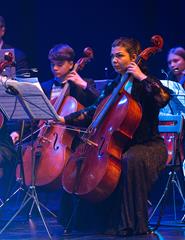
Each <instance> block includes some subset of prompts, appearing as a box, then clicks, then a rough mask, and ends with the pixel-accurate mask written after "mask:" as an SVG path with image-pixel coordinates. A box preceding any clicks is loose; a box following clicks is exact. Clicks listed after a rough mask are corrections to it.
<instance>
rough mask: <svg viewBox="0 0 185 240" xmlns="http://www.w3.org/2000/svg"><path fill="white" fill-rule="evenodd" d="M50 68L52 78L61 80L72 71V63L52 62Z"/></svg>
mask: <svg viewBox="0 0 185 240" xmlns="http://www.w3.org/2000/svg"><path fill="white" fill-rule="evenodd" d="M50 66H51V71H52V73H53V75H54V77H57V78H59V79H61V80H63V78H64V77H65V76H66V75H67V74H68V73H69V72H70V71H71V70H72V68H73V61H68V60H64V61H52V62H51V63H50Z"/></svg>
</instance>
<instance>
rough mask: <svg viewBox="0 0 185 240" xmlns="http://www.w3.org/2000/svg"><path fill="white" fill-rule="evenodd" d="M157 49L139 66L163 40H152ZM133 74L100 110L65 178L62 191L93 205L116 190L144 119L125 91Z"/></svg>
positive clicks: (126, 76)
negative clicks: (131, 142)
mask: <svg viewBox="0 0 185 240" xmlns="http://www.w3.org/2000/svg"><path fill="white" fill-rule="evenodd" d="M151 40H152V44H153V45H154V46H152V47H149V48H146V49H145V50H144V51H143V52H142V53H141V54H140V55H139V56H138V57H137V59H136V63H137V64H140V62H141V61H142V60H143V59H144V60H147V59H148V57H149V56H150V55H152V54H154V53H156V52H158V51H159V50H160V49H161V48H162V46H163V39H162V38H161V37H160V36H158V35H156V36H153V37H152V39H151ZM129 77H130V75H129V74H128V73H126V74H124V75H123V76H122V78H121V80H120V82H119V83H118V85H117V87H116V88H115V89H114V90H113V92H112V94H111V95H110V96H108V97H107V98H105V99H104V100H103V101H102V102H101V103H100V105H99V106H98V107H97V110H96V112H95V117H94V119H93V121H92V124H91V125H90V126H89V128H88V129H87V132H88V134H84V135H83V136H82V140H83V143H82V144H80V145H79V146H78V147H77V149H76V151H75V152H74V154H72V155H71V157H70V159H69V160H68V163H67V164H66V166H65V169H64V171H63V175H62V185H63V188H64V189H65V190H66V191H67V192H68V193H71V194H76V195H78V196H80V197H82V198H86V199H88V200H90V201H92V202H98V201H101V200H104V199H106V198H107V197H108V196H109V195H110V194H111V193H112V192H113V191H114V189H115V188H116V186H117V184H118V181H119V178H120V174H121V161H120V160H121V157H122V153H123V152H124V149H125V146H126V145H127V144H128V143H129V140H131V138H132V136H133V134H134V132H135V131H136V129H137V127H138V125H139V123H140V120H141V117H142V109H141V107H140V105H139V104H138V103H137V102H136V101H135V100H134V99H133V98H132V97H131V95H130V94H129V93H127V92H126V91H124V89H123V86H124V84H125V82H126V81H128V80H129Z"/></svg>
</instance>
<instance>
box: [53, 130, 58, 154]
mask: <svg viewBox="0 0 185 240" xmlns="http://www.w3.org/2000/svg"><path fill="white" fill-rule="evenodd" d="M54 136H55V140H54V144H53V149H54V150H58V149H59V146H56V143H57V140H58V133H56V132H55V133H54Z"/></svg>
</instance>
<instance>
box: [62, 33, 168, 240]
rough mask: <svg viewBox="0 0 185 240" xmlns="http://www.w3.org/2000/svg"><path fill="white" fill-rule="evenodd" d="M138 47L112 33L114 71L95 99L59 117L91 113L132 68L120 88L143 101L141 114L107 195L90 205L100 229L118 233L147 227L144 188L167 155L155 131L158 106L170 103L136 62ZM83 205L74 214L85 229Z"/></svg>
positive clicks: (143, 230)
mask: <svg viewBox="0 0 185 240" xmlns="http://www.w3.org/2000/svg"><path fill="white" fill-rule="evenodd" d="M140 52H141V47H140V43H139V42H138V41H137V40H135V39H132V38H125V37H120V38H118V39H116V40H115V41H114V42H113V43H112V47H111V63H112V66H113V68H114V70H115V72H116V73H118V77H117V78H116V79H115V80H114V81H113V82H110V83H108V84H107V86H106V87H105V89H104V90H103V91H102V93H101V94H100V96H99V98H98V100H97V102H96V104H94V105H92V106H91V107H89V108H86V109H85V110H82V111H79V112H76V113H72V114H70V115H69V116H66V117H64V118H63V117H61V122H62V123H65V124H76V122H78V121H80V119H83V118H84V119H85V118H86V117H87V116H89V113H90V115H92V112H94V111H95V109H96V107H97V105H98V104H99V103H100V102H101V100H102V99H104V98H105V97H106V96H108V95H109V94H111V92H112V91H113V89H114V88H115V87H116V86H117V84H118V82H119V81H120V79H121V76H123V75H124V74H125V73H126V72H128V73H130V74H131V76H132V78H131V79H130V78H129V81H127V83H126V84H125V86H124V89H125V90H126V91H127V92H128V93H130V94H131V96H132V97H133V98H134V100H135V101H136V102H137V103H138V104H140V105H141V107H142V119H141V121H140V124H139V127H138V128H137V130H136V132H135V133H134V136H133V138H132V140H131V141H130V143H129V146H128V147H127V149H126V151H125V152H123V155H122V161H121V162H122V174H121V177H120V179H119V183H118V185H117V187H116V189H115V191H114V192H113V193H112V194H111V196H110V197H109V198H108V199H106V200H105V201H103V202H102V203H100V204H95V206H93V207H94V209H96V208H97V209H98V211H97V215H96V213H95V210H93V213H94V215H93V217H94V218H93V221H92V222H98V225H101V228H102V229H98V230H103V231H104V233H106V234H110V235H115V236H122V237H124V236H129V235H140V234H147V233H150V231H149V228H148V209H147V199H148V192H149V190H150V189H151V186H152V183H153V182H154V181H155V180H156V179H157V177H158V175H159V173H160V171H161V170H162V169H163V168H165V162H166V159H167V150H166V146H165V144H164V141H163V139H162V138H161V137H160V135H159V131H158V114H159V109H160V108H161V107H164V106H165V105H166V104H167V103H168V101H169V99H170V93H169V90H168V89H167V88H166V87H164V86H163V85H162V83H161V82H160V81H159V80H158V79H156V78H154V77H152V76H149V75H148V74H147V73H146V71H144V70H142V68H141V67H139V66H138V65H137V64H136V63H135V60H136V57H137V56H138V55H139V53H140ZM64 171H65V169H64ZM84 206H85V205H83V204H82V205H79V207H78V208H77V210H76V211H75V214H74V217H73V219H74V222H75V223H77V224H78V225H79V223H80V222H81V225H80V226H78V227H80V228H81V229H84V226H85V228H86V230H87V228H88V230H89V229H92V225H90V226H87V224H86V222H87V219H89V218H90V216H89V214H90V211H89V210H88V207H87V208H86V209H85V210H84ZM82 215H84V216H83V217H84V219H82ZM87 216H88V217H87ZM100 216H101V217H100ZM102 216H103V217H102ZM63 217H65V216H63ZM92 222H91V223H90V224H92ZM75 223H74V226H75Z"/></svg>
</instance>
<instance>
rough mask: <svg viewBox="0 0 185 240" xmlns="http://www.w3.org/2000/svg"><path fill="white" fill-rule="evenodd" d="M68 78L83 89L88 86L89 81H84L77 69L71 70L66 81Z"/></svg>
mask: <svg viewBox="0 0 185 240" xmlns="http://www.w3.org/2000/svg"><path fill="white" fill-rule="evenodd" d="M68 80H70V81H72V82H73V83H74V84H76V85H78V86H79V87H81V88H83V89H86V87H87V82H86V81H84V80H83V79H82V78H81V77H80V75H79V74H78V73H77V72H76V71H71V72H70V73H69V74H67V76H66V77H65V79H64V82H65V81H68Z"/></svg>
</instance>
